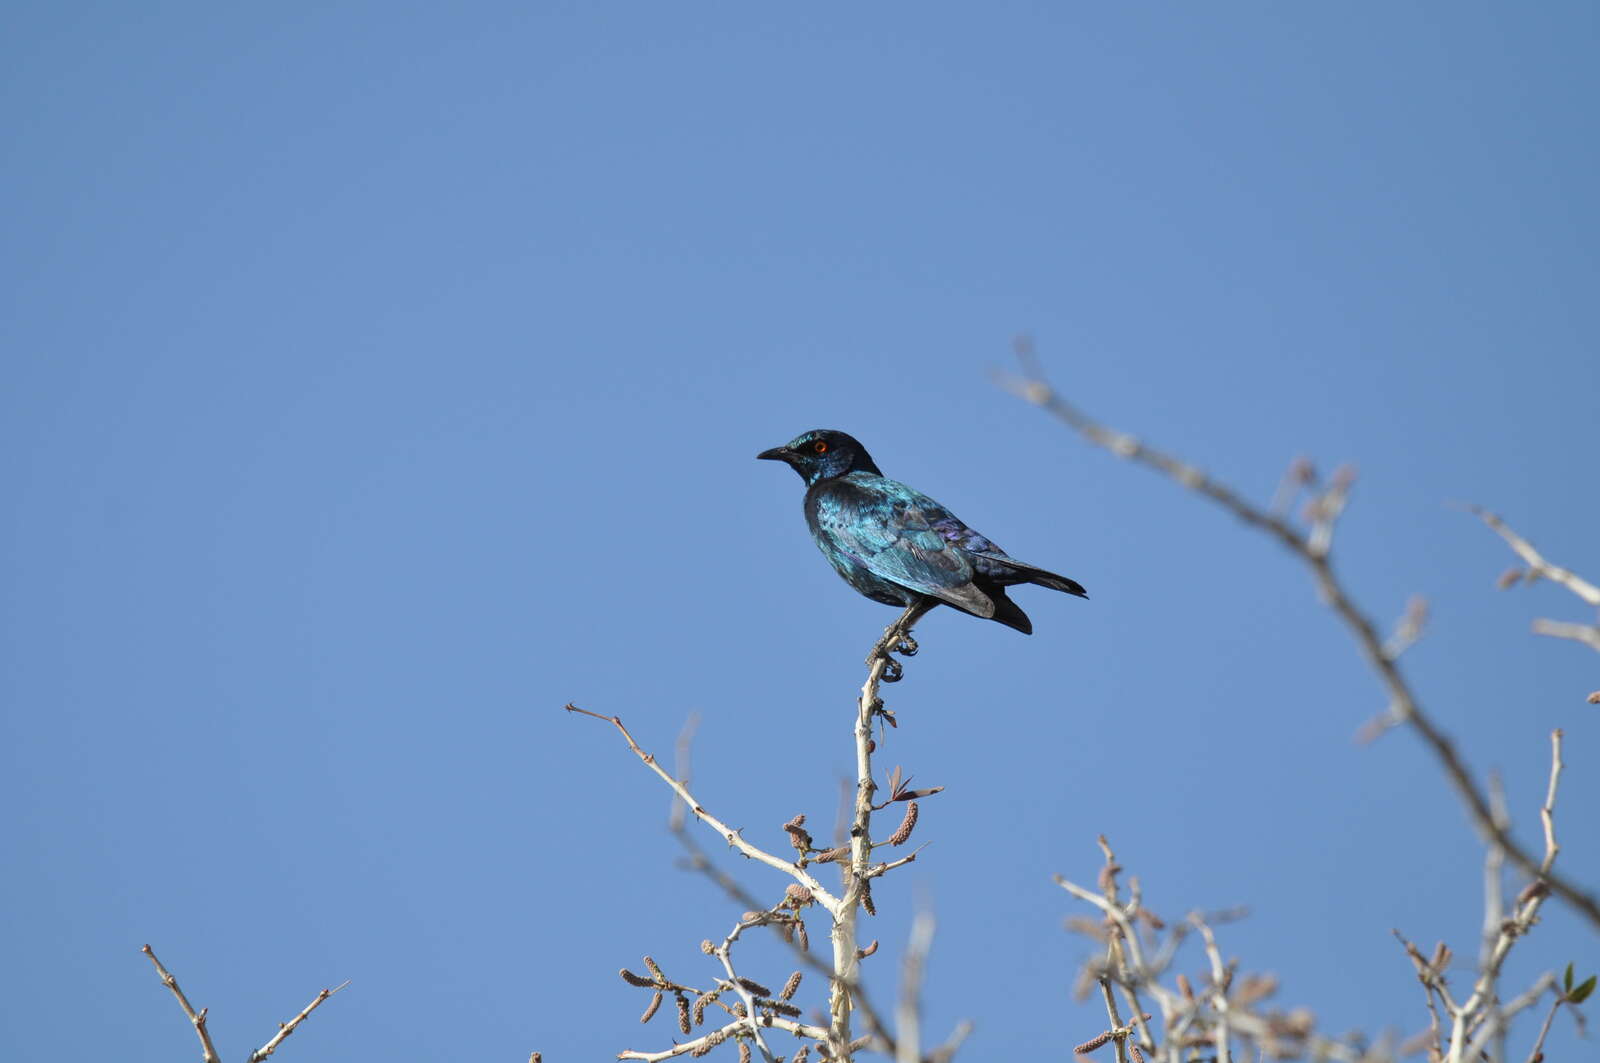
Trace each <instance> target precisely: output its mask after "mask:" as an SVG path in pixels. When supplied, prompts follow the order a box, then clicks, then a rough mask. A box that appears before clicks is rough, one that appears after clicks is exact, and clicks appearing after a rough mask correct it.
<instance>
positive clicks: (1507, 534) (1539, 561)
mask: <svg viewBox="0 0 1600 1063" xmlns="http://www.w3.org/2000/svg"><path fill="white" fill-rule="evenodd" d="M1467 508H1468V509H1470V510H1471V511H1472V512H1473V513H1475V514H1477V516H1478V518H1479V519H1480V520H1482V521H1483V522H1484V523H1485V524H1487V525H1488V526H1489V527H1491V528H1493V529H1494V530H1495V532H1496V533H1498V534H1499V536H1500V538H1502V539H1504V540H1505V541H1506V543H1507V544H1508V545H1509V546H1510V547H1511V549H1512V550H1513V551H1515V552H1516V555H1517V556H1518V557H1520V558H1522V560H1523V562H1524V563H1526V564H1527V566H1528V570H1529V572H1530V573H1531V574H1532V575H1533V576H1536V577H1538V578H1540V579H1547V580H1549V581H1550V582H1551V583H1559V584H1560V585H1561V586H1563V587H1565V588H1567V590H1569V591H1571V592H1572V593H1573V594H1576V595H1577V596H1578V597H1579V598H1581V599H1583V600H1584V601H1585V602H1587V603H1588V604H1590V605H1592V606H1594V607H1595V608H1596V609H1600V587H1596V586H1595V585H1594V584H1592V583H1590V582H1589V581H1588V580H1586V579H1584V578H1583V577H1582V576H1580V575H1578V574H1577V573H1575V572H1573V571H1571V570H1569V569H1565V568H1562V567H1561V566H1560V565H1552V564H1551V563H1550V562H1548V561H1546V560H1545V559H1544V555H1543V554H1541V553H1539V551H1538V550H1536V549H1534V546H1533V544H1532V543H1530V542H1529V541H1528V540H1526V539H1524V538H1523V537H1522V536H1520V535H1518V534H1517V533H1516V532H1514V531H1512V530H1511V527H1510V526H1509V525H1507V524H1506V522H1505V521H1503V520H1501V519H1500V517H1499V516H1498V515H1496V514H1494V513H1491V512H1490V511H1489V510H1487V509H1484V508H1483V507H1482V506H1468V507H1467Z"/></svg>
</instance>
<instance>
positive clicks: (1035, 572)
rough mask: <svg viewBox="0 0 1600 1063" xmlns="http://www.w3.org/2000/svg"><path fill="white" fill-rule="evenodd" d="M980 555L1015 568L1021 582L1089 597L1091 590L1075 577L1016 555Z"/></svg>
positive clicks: (1012, 568) (1080, 596)
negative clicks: (1029, 562) (1086, 588)
mask: <svg viewBox="0 0 1600 1063" xmlns="http://www.w3.org/2000/svg"><path fill="white" fill-rule="evenodd" d="M979 556H980V557H987V558H988V559H989V560H991V561H998V562H1000V563H1001V564H1003V565H1005V566H1006V567H1007V568H1009V569H1011V570H1013V571H1014V572H1015V573H1016V575H1017V577H1018V580H1017V582H1019V583H1034V584H1037V585H1039V586H1040V587H1049V588H1050V589H1051V590H1053V591H1060V592H1062V593H1063V594H1072V595H1076V596H1077V597H1079V598H1087V597H1089V592H1088V591H1086V590H1084V589H1083V584H1081V583H1079V582H1078V581H1077V580H1075V579H1068V578H1067V577H1065V576H1058V575H1056V574H1055V573H1054V572H1050V571H1048V570H1046V569H1042V568H1039V567H1038V566H1037V565H1030V564H1028V563H1027V562H1026V561H1018V560H1017V559H1016V558H1014V557H998V556H995V555H992V554H980V555H979Z"/></svg>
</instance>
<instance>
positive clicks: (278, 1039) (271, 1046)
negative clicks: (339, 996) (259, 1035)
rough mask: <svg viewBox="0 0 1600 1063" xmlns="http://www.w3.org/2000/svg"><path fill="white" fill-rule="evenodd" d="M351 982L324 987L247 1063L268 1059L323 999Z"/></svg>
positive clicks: (257, 1062) (251, 1055) (320, 1004)
mask: <svg viewBox="0 0 1600 1063" xmlns="http://www.w3.org/2000/svg"><path fill="white" fill-rule="evenodd" d="M349 984H350V982H349V981H348V980H346V981H343V982H340V983H339V984H338V985H336V986H334V987H333V988H332V989H324V990H322V991H321V992H320V993H318V994H317V995H316V996H314V997H312V998H311V1003H309V1004H307V1005H306V1006H305V1007H304V1008H302V1009H301V1010H300V1014H298V1015H296V1016H295V1017H294V1018H292V1019H290V1020H289V1021H288V1022H286V1023H283V1024H281V1025H280V1026H279V1027H278V1032H277V1033H275V1034H273V1035H272V1040H270V1041H268V1042H267V1043H266V1044H264V1045H262V1046H261V1047H260V1048H258V1049H256V1050H255V1051H254V1052H251V1053H250V1058H249V1059H247V1060H246V1061H245V1063H261V1061H262V1060H263V1059H266V1058H267V1057H268V1056H270V1055H272V1053H274V1052H276V1051H277V1050H278V1046H279V1045H281V1044H283V1039H284V1038H285V1037H288V1036H289V1035H290V1034H292V1033H294V1030H295V1027H296V1026H299V1025H300V1024H301V1023H302V1022H305V1021H306V1017H307V1016H309V1015H310V1014H311V1013H312V1012H313V1011H316V1010H317V1009H318V1008H320V1007H321V1006H322V1002H323V1001H325V1000H327V999H328V998H329V997H331V996H333V995H334V994H335V993H337V992H338V991H339V990H341V989H343V988H344V987H345V986H347V985H349Z"/></svg>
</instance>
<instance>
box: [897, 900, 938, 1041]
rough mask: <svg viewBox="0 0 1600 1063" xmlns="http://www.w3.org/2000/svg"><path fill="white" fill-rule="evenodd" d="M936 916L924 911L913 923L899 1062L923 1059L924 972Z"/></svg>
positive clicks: (904, 968)
mask: <svg viewBox="0 0 1600 1063" xmlns="http://www.w3.org/2000/svg"><path fill="white" fill-rule="evenodd" d="M933 931H934V920H933V913H932V912H929V911H926V910H924V911H920V912H918V913H917V914H916V917H915V918H913V919H912V921H911V939H910V941H908V942H907V943H906V954H905V959H904V961H903V966H902V973H901V975H900V1006H899V1007H898V1008H896V1009H895V1042H896V1043H895V1053H894V1058H895V1063H921V1060H922V972H923V969H924V968H925V967H926V966H927V963H928V950H929V949H930V948H931V947H932V945H933Z"/></svg>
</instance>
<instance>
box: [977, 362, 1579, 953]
mask: <svg viewBox="0 0 1600 1063" xmlns="http://www.w3.org/2000/svg"><path fill="white" fill-rule="evenodd" d="M1018 354H1019V357H1020V358H1021V359H1022V362H1023V367H1024V370H1025V373H1026V375H1025V376H1022V377H1015V376H1010V375H1001V376H1000V378H999V383H1000V386H1002V387H1003V388H1005V389H1006V390H1008V391H1010V392H1012V393H1013V394H1015V395H1017V396H1018V397H1020V398H1022V399H1024V400H1026V401H1028V402H1031V403H1033V404H1034V405H1036V406H1039V407H1041V408H1043V409H1045V410H1047V411H1048V412H1050V413H1051V414H1053V415H1054V416H1055V417H1056V418H1058V419H1059V420H1060V421H1062V422H1063V423H1064V424H1066V425H1067V426H1068V427H1070V428H1072V429H1073V430H1074V431H1076V432H1077V433H1078V434H1079V435H1081V436H1083V438H1085V439H1086V440H1088V441H1089V442H1091V443H1093V444H1095V445H1096V446H1100V447H1103V448H1105V449H1107V450H1109V451H1111V452H1112V453H1113V454H1115V455H1117V456H1118V457H1121V458H1126V459H1127V460H1129V461H1133V462H1135V463H1137V464H1140V465H1145V466H1147V467H1149V468H1152V469H1155V470H1157V471H1159V472H1161V473H1164V474H1165V475H1166V476H1168V477H1170V478H1171V479H1173V480H1176V481H1177V482H1178V483H1179V484H1181V485H1182V486H1184V487H1186V488H1188V489H1189V490H1191V491H1194V492H1196V493H1198V494H1200V495H1202V496H1204V497H1206V498H1208V499H1210V500H1211V501H1213V502H1215V503H1216V504H1217V505H1219V506H1221V507H1222V508H1223V509H1225V510H1227V511H1228V512H1229V513H1232V514H1233V515H1234V516H1235V517H1237V518H1239V519H1240V520H1242V521H1244V522H1245V523H1246V524H1248V525H1250V526H1251V527H1253V528H1256V529H1258V530H1260V531H1262V532H1265V533H1266V534H1268V535H1270V536H1271V537H1273V538H1274V539H1276V540H1278V542H1280V543H1281V544H1283V546H1285V547H1286V548H1287V549H1288V550H1289V551H1290V552H1292V553H1293V554H1295V556H1297V557H1299V558H1300V559H1301V561H1303V562H1304V563H1305V564H1306V566H1307V567H1308V568H1309V569H1310V570H1311V573H1312V576H1313V578H1314V580H1315V582H1316V585H1317V589H1318V591H1319V592H1320V593H1321V595H1322V598H1323V600H1324V601H1325V602H1327V604H1328V606H1329V607H1330V608H1332V609H1333V611H1334V612H1335V613H1336V614H1337V615H1338V616H1339V618H1340V619H1341V620H1343V621H1344V623H1345V626H1346V627H1347V628H1349V629H1350V632H1351V634H1352V635H1353V636H1354V637H1355V640H1356V643H1357V645H1358V646H1359V647H1360V649H1361V652H1362V655H1363V656H1364V657H1365V658H1366V660H1367V663H1368V664H1369V665H1371V667H1372V669H1373V670H1374V671H1375V672H1376V673H1377V675H1378V678H1379V680H1380V681H1381V682H1382V684H1383V686H1384V688H1385V689H1386V691H1387V692H1388V694H1389V702H1390V710H1389V713H1388V714H1387V716H1386V717H1385V718H1384V719H1383V721H1382V723H1383V724H1384V725H1389V724H1409V725H1410V726H1411V728H1412V729H1413V730H1414V731H1416V733H1417V734H1418V735H1419V736H1421V738H1422V739H1423V741H1424V742H1425V743H1426V744H1427V746H1428V747H1429V749H1430V750H1431V751H1432V752H1433V754H1434V757H1435V759H1436V760H1438V762H1439V764H1440V766H1441V767H1442V768H1443V769H1444V772H1445V776H1446V778H1447V779H1448V780H1449V781H1450V785H1451V786H1452V787H1453V788H1454V789H1455V791H1456V793H1457V795H1458V796H1459V797H1460V798H1461V800H1462V803H1463V804H1465V805H1466V808H1467V812H1468V814H1469V816H1470V818H1471V819H1472V822H1473V824H1474V825H1475V826H1476V827H1477V829H1478V832H1479V833H1480V834H1481V835H1482V836H1483V838H1484V839H1485V841H1488V842H1492V843H1493V844H1498V845H1499V846H1501V847H1502V848H1503V849H1504V850H1505V852H1506V855H1507V857H1508V858H1509V859H1510V860H1511V862H1512V863H1514V864H1516V865H1517V866H1518V867H1519V868H1521V869H1522V870H1523V871H1524V872H1525V873H1527V874H1529V875H1533V876H1540V877H1542V878H1543V879H1544V881H1545V882H1547V884H1548V885H1549V887H1550V889H1551V890H1552V891H1554V892H1555V893H1556V894H1557V895H1559V896H1560V897H1561V898H1562V899H1563V900H1565V901H1566V902H1567V903H1568V904H1569V905H1571V906H1572V907H1573V908H1574V909H1575V910H1577V911H1578V912H1579V913H1580V914H1581V915H1582V916H1583V917H1584V918H1585V919H1587V920H1588V921H1589V922H1590V923H1591V924H1592V925H1593V926H1594V927H1596V928H1600V901H1597V900H1596V899H1595V897H1594V896H1593V895H1592V894H1590V893H1587V892H1585V891H1584V890H1582V889H1580V888H1579V887H1578V886H1577V885H1576V884H1574V883H1572V882H1569V881H1568V880H1567V879H1566V878H1564V877H1562V876H1559V875H1556V874H1555V873H1554V872H1550V871H1541V869H1540V865H1539V864H1538V862H1536V861H1535V860H1534V859H1533V857H1532V856H1531V855H1530V854H1529V852H1528V850H1527V849H1526V848H1524V847H1523V846H1522V845H1521V844H1520V843H1519V842H1517V840H1516V839H1515V838H1513V837H1512V836H1511V835H1510V833H1509V832H1507V831H1505V830H1503V829H1501V828H1500V827H1499V826H1498V825H1497V824H1496V823H1495V818H1494V813H1493V811H1492V810H1491V809H1490V807H1489V801H1488V798H1487V797H1486V796H1485V794H1484V791H1483V789H1482V787H1480V786H1479V785H1478V783H1477V781H1476V780H1475V779H1474V778H1473V776H1472V773H1471V772H1470V771H1469V770H1468V769H1467V766H1466V764H1465V763H1464V762H1463V761H1462V759H1461V756H1460V754H1459V753H1457V752H1456V748H1455V744H1454V743H1453V742H1452V741H1451V739H1450V738H1449V736H1448V735H1446V734H1445V733H1444V731H1443V730H1442V729H1441V728H1440V727H1439V726H1438V724H1436V723H1435V722H1434V721H1433V719H1432V717H1431V716H1429V715H1427V713H1425V712H1424V711H1423V708H1422V706H1421V704H1420V702H1419V700H1418V699H1417V697H1416V695H1415V694H1414V693H1413V692H1412V689H1411V685H1410V683H1409V682H1408V681H1407V680H1406V678H1405V676H1404V674H1403V673H1402V672H1401V670H1400V666H1399V663H1398V662H1397V661H1396V660H1395V659H1394V658H1393V657H1392V656H1391V655H1390V654H1389V653H1388V652H1387V651H1386V649H1385V646H1384V640H1383V639H1382V637H1381V636H1379V634H1378V631H1377V628H1376V627H1374V625H1373V623H1372V621H1371V620H1369V619H1368V618H1367V616H1366V614H1364V613H1363V612H1361V610H1360V609H1359V608H1357V607H1356V605H1355V603H1354V602H1353V601H1352V600H1351V598H1350V596H1349V594H1348V593H1347V592H1346V591H1345V589H1344V585H1343V583H1342V582H1341V581H1340V580H1339V578H1338V577H1337V575H1336V574H1335V572H1334V569H1333V565H1332V562H1331V561H1330V559H1329V548H1330V545H1331V541H1332V529H1333V524H1334V522H1335V520H1336V519H1337V518H1338V515H1339V513H1340V512H1341V511H1342V509H1343V506H1344V502H1345V498H1346V496H1347V494H1348V491H1349V487H1350V484H1351V482H1352V481H1353V476H1352V475H1351V474H1346V475H1344V476H1343V477H1340V476H1337V475H1336V476H1335V477H1334V478H1333V480H1332V482H1331V483H1330V484H1329V486H1328V488H1327V489H1326V490H1324V491H1323V492H1322V493H1321V494H1320V495H1317V496H1315V497H1314V498H1313V499H1312V504H1311V506H1310V512H1309V514H1308V516H1309V517H1310V522H1311V529H1310V531H1309V533H1307V532H1303V531H1301V530H1300V529H1299V528H1298V527H1296V526H1295V525H1293V524H1291V523H1290V522H1289V520H1288V519H1287V518H1286V517H1285V516H1283V515H1281V514H1278V513H1274V512H1271V511H1268V510H1264V509H1261V508H1259V507H1257V506H1256V505H1254V504H1253V503H1251V502H1249V501H1247V500H1245V499H1244V498H1243V497H1242V496H1241V495H1239V494H1238V493H1237V492H1235V491H1234V490H1233V489H1232V488H1230V487H1228V486H1227V485H1225V484H1223V483H1221V482H1219V481H1217V480H1215V479H1212V478H1211V477H1210V476H1208V475H1206V474H1205V473H1204V472H1202V471H1201V470H1200V469H1198V468H1196V467H1195V466H1193V465H1190V464H1188V463H1187V462H1184V461H1182V460H1180V459H1178V458H1175V457H1172V456H1170V455H1168V454H1164V453H1162V452H1161V451H1159V450H1156V449H1154V448H1152V447H1148V446H1146V445H1145V444H1144V443H1142V442H1140V441H1139V440H1138V439H1137V438H1135V437H1134V436H1131V435H1127V434H1125V433H1123V432H1118V431H1116V430H1114V429H1111V428H1107V427H1106V426H1104V425H1102V424H1100V423H1099V422H1097V421H1095V420H1093V419H1092V418H1090V417H1089V416H1087V415H1086V414H1084V413H1083V412H1082V411H1081V410H1079V409H1078V408H1077V407H1075V406H1073V405H1072V404H1071V403H1069V402H1067V401H1066V400H1065V399H1063V398H1062V397H1061V396H1060V395H1059V394H1058V393H1057V392H1056V391H1055V390H1054V389H1053V388H1052V387H1051V386H1050V385H1049V383H1047V382H1046V381H1045V379H1044V377H1043V375H1042V373H1041V372H1040V371H1039V368H1038V365H1037V362H1036V360H1034V359H1033V357H1032V354H1031V352H1030V351H1025V350H1020V349H1019V351H1018ZM1486 519H1487V518H1486ZM1496 519H1498V518H1496ZM1491 527H1494V525H1493V524H1491ZM1497 530H1499V529H1497ZM1507 531H1509V529H1507ZM1502 534H1504V532H1502ZM1508 541H1509V540H1508ZM1518 542H1521V540H1520V539H1519V540H1518ZM1524 545H1525V544H1524ZM1513 548H1516V543H1513ZM1528 549H1529V550H1531V549H1532V548H1531V547H1528ZM1535 556H1536V555H1535ZM1539 562H1540V564H1541V565H1543V564H1545V563H1544V562H1543V559H1542V558H1540V559H1539ZM1530 563H1531V562H1530ZM1551 571H1552V572H1554V573H1558V574H1559V578H1558V576H1557V575H1551V576H1550V578H1552V579H1557V580H1558V582H1563V583H1565V585H1567V586H1568V587H1569V588H1571V589H1573V590H1574V592H1575V593H1578V594H1579V596H1580V597H1583V598H1584V600H1585V601H1593V602H1594V603H1596V604H1600V590H1597V589H1595V588H1594V587H1593V586H1592V585H1590V584H1587V583H1584V582H1583V581H1581V580H1577V577H1574V576H1572V575H1571V574H1570V573H1567V572H1566V570H1564V569H1554V568H1551ZM1590 595H1593V597H1592V598H1591V597H1590Z"/></svg>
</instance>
